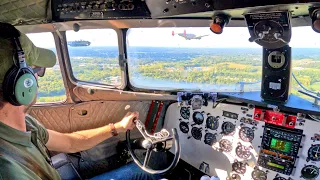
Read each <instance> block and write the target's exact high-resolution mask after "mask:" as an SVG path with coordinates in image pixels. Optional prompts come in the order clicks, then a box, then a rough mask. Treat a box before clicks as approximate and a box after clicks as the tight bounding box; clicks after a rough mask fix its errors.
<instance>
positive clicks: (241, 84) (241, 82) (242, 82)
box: [237, 81, 261, 92]
mask: <svg viewBox="0 0 320 180" xmlns="http://www.w3.org/2000/svg"><path fill="white" fill-rule="evenodd" d="M260 82H261V81H257V82H244V81H239V82H237V84H240V92H244V85H246V84H258V83H260Z"/></svg>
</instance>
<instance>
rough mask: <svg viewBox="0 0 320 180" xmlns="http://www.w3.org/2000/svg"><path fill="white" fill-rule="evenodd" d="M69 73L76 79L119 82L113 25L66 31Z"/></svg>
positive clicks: (117, 54)
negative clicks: (110, 26)
mask: <svg viewBox="0 0 320 180" xmlns="http://www.w3.org/2000/svg"><path fill="white" fill-rule="evenodd" d="M66 36H67V43H68V51H69V56H70V62H71V65H72V71H73V75H74V77H75V78H76V79H77V80H80V81H86V82H93V83H100V84H106V85H112V86H119V85H121V71H120V66H119V60H118V56H119V50H118V36H117V33H116V31H115V30H113V29H86V30H80V31H78V32H75V31H67V32H66Z"/></svg>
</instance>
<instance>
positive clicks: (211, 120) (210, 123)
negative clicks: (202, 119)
mask: <svg viewBox="0 0 320 180" xmlns="http://www.w3.org/2000/svg"><path fill="white" fill-rule="evenodd" d="M206 127H207V128H209V129H211V130H216V129H218V127H219V122H218V118H216V117H213V116H209V117H208V118H207V120H206Z"/></svg>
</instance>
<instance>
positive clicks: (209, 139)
mask: <svg viewBox="0 0 320 180" xmlns="http://www.w3.org/2000/svg"><path fill="white" fill-rule="evenodd" d="M216 142H217V137H216V135H215V134H212V133H206V134H205V135H204V143H205V144H208V145H209V146H212V145H213V144H214V143H216Z"/></svg>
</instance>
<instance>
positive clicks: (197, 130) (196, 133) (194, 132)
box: [191, 127, 202, 140]
mask: <svg viewBox="0 0 320 180" xmlns="http://www.w3.org/2000/svg"><path fill="white" fill-rule="evenodd" d="M191 135H192V137H193V138H194V139H196V140H201V138H202V129H201V128H197V127H193V128H192V129H191Z"/></svg>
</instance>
